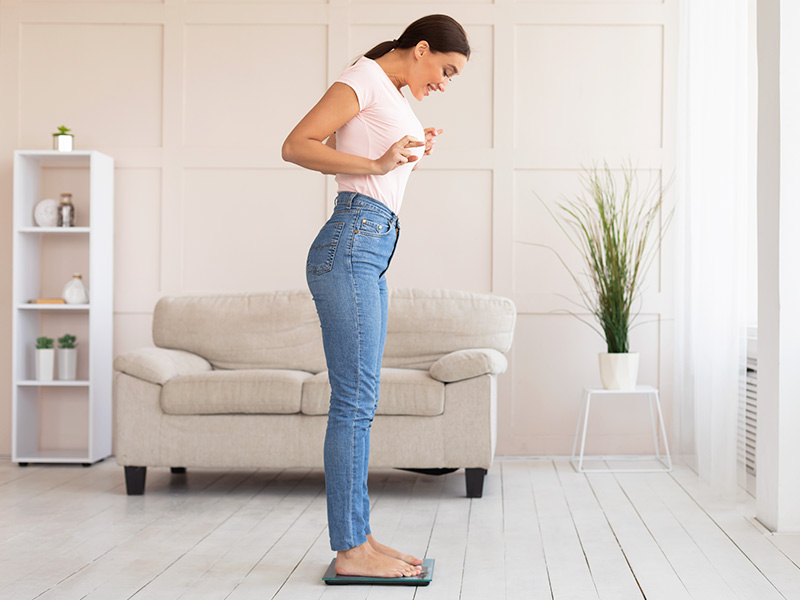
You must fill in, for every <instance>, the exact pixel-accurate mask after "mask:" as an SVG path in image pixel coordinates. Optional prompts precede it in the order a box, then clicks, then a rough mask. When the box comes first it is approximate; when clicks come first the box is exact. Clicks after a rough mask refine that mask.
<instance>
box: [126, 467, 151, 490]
mask: <svg viewBox="0 0 800 600" xmlns="http://www.w3.org/2000/svg"><path fill="white" fill-rule="evenodd" d="M146 476H147V467H125V489H127V490H128V496H141V495H142V494H144V480H145V477H146Z"/></svg>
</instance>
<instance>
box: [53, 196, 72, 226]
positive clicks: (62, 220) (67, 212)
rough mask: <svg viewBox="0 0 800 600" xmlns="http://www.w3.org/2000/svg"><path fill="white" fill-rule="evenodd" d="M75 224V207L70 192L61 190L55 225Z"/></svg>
mask: <svg viewBox="0 0 800 600" xmlns="http://www.w3.org/2000/svg"><path fill="white" fill-rule="evenodd" d="M74 226H75V207H74V206H73V204H72V194H70V193H68V192H63V193H62V194H61V200H60V202H59V206H58V224H57V227H74Z"/></svg>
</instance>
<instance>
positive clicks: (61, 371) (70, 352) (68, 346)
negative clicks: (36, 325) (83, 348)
mask: <svg viewBox="0 0 800 600" xmlns="http://www.w3.org/2000/svg"><path fill="white" fill-rule="evenodd" d="M77 354H78V350H77V349H76V348H75V336H74V335H70V334H68V333H65V334H64V335H63V337H60V338H58V378H59V379H60V380H62V381H74V380H75V374H76V373H77V370H78V369H77V365H78V361H77V358H78V356H77Z"/></svg>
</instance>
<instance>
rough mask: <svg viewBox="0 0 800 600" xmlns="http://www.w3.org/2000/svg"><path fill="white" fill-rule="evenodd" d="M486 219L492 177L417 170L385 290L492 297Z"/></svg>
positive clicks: (482, 173)
mask: <svg viewBox="0 0 800 600" xmlns="http://www.w3.org/2000/svg"><path fill="white" fill-rule="evenodd" d="M437 152H438V150H437ZM424 160H426V159H423V163H424ZM491 216H492V174H491V171H488V170H486V171H437V170H425V169H424V165H421V166H420V168H419V169H417V171H415V172H414V173H413V175H412V178H411V180H410V182H409V185H408V188H407V190H406V195H405V199H404V200H403V206H402V208H401V210H400V227H401V233H400V239H399V242H398V247H397V251H396V253H395V256H394V258H392V265H391V269H390V271H389V273H388V274H387V280H388V281H389V282H390V285H391V286H394V287H420V288H437V287H442V288H452V289H466V290H473V291H476V292H489V291H491V260H492V239H491V232H492V230H491Z"/></svg>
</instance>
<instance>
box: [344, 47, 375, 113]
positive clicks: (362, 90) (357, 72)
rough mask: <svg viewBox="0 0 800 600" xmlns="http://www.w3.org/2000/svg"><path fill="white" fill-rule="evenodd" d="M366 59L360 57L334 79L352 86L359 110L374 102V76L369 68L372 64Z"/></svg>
mask: <svg viewBox="0 0 800 600" xmlns="http://www.w3.org/2000/svg"><path fill="white" fill-rule="evenodd" d="M366 60H368V59H363V58H362V59H361V60H360V61H359V62H357V63H356V64H354V65H353V66H352V67H350V68H349V69H347V70H346V71H345V72H344V73H342V74H341V75H340V76H339V79H337V80H336V81H337V82H339V83H344V84H346V85H349V86H350V87H351V88H353V91H354V92H355V93H356V97H357V98H358V109H359V111H362V110H364V109H365V108H367V107H369V106H371V105H372V104H374V102H375V86H376V81H375V76H374V73H373V72H372V69H371V68H370V67H371V66H372V65H369V64H367V63H366Z"/></svg>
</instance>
